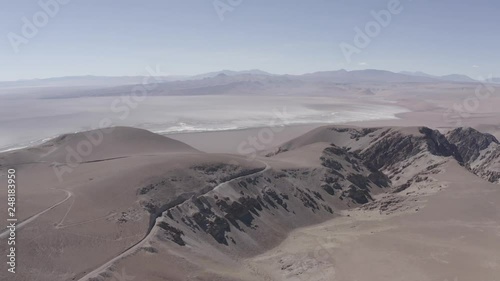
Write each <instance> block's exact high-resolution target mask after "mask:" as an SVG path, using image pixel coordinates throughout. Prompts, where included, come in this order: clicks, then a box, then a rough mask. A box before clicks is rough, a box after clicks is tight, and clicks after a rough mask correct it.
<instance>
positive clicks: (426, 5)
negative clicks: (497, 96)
mask: <svg viewBox="0 0 500 281" xmlns="http://www.w3.org/2000/svg"><path fill="white" fill-rule="evenodd" d="M0 1H1V7H2V9H1V10H0V35H1V37H0V38H1V40H0V64H1V65H2V67H1V68H0V81H10V80H19V79H33V78H48V77H60V76H76V75H103V76H129V75H143V74H145V69H146V68H147V67H148V66H149V67H156V66H159V68H160V69H161V71H162V73H163V74H165V75H194V74H200V73H205V72H211V71H217V70H222V69H231V70H245V69H261V70H265V71H268V72H272V73H278V74H285V73H288V74H302V73H310V72H315V71H326V70H338V69H347V70H357V69H384V70H390V71H395V72H398V71H423V72H426V73H430V74H434V75H445V74H451V73H458V74H465V75H469V76H471V77H472V78H480V77H488V76H490V75H493V76H496V77H498V76H500V64H499V62H500V37H499V36H498V27H499V26H500V16H498V12H499V11H500V1H494V0H489V1H488V0H468V1H465V0H413V1H412V0H400V1H398V0H369V1H368V0H275V1H270V0H175V1H174V0H142V1H139V0H137V1H131V0H114V1H112V0H39V1H36V0H31V1H28V0H16V1H10V0H0ZM57 1H59V2H57ZM66 2H68V3H66ZM397 2H399V4H398V3H397ZM44 7H45V8H44ZM47 7H49V8H47ZM374 13H376V14H378V15H381V16H378V17H377V16H374ZM387 15H389V16H387ZM384 16H385V17H384ZM389 17H390V19H389ZM377 19H378V21H377ZM30 27H31V29H30ZM367 27H368V31H367ZM370 28H371V29H370ZM360 32H361V33H362V35H359V34H360ZM355 37H357V39H358V40H355V39H356V38H355ZM360 38H364V39H368V40H365V41H363V40H361V39H360ZM367 42H368V43H367ZM361 43H362V44H361ZM347 54H350V55H347ZM347 58H349V59H347Z"/></svg>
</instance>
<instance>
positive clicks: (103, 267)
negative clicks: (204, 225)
mask: <svg viewBox="0 0 500 281" xmlns="http://www.w3.org/2000/svg"><path fill="white" fill-rule="evenodd" d="M255 161H259V162H261V163H263V164H264V165H265V168H264V169H262V170H260V171H257V172H255V173H252V174H248V175H244V176H240V177H237V178H234V179H230V180H228V181H225V182H223V183H220V184H218V185H217V186H215V187H214V188H213V189H210V190H209V191H207V192H206V193H203V194H200V195H199V196H203V195H204V194H207V193H208V192H210V191H212V190H217V189H219V188H220V187H222V186H224V185H227V184H229V183H231V182H233V181H237V180H240V179H242V178H245V177H249V176H256V175H260V174H263V173H264V172H266V171H268V170H269V169H271V166H270V165H269V164H268V163H266V162H264V161H262V160H255ZM185 201H186V200H183V201H182V202H180V203H179V204H177V205H180V204H182V203H184V202H185ZM177 205H175V206H177ZM175 206H172V207H171V208H174V207H175ZM171 208H170V209H171ZM163 213H164V212H162V213H161V214H159V215H158V218H159V217H162V216H163ZM157 230H158V228H157V227H156V223H155V225H154V226H153V228H151V230H150V231H149V233H147V234H146V236H144V238H142V239H141V240H140V241H139V242H137V243H136V244H134V245H132V246H131V247H129V248H128V249H126V250H125V251H123V252H122V253H121V254H119V255H117V256H116V257H114V258H113V259H111V260H109V261H108V262H106V263H104V264H103V265H101V266H100V267H98V268H96V269H94V270H92V271H91V272H89V273H87V274H85V275H84V276H83V277H81V278H80V279H78V281H88V280H89V279H90V278H95V277H97V276H98V275H99V274H100V273H102V272H103V271H105V270H106V269H108V268H109V267H110V266H111V265H113V263H114V262H116V261H118V260H119V259H121V258H124V257H126V256H129V255H131V254H133V253H135V252H136V251H137V250H139V249H140V248H141V247H142V246H143V245H144V244H145V243H146V242H148V241H149V238H151V237H154V235H155V234H156V232H157Z"/></svg>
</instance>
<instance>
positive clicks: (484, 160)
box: [446, 128, 500, 184]
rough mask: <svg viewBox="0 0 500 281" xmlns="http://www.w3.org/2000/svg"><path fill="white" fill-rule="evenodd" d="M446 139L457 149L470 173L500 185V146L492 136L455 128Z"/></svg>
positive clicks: (472, 130)
mask: <svg viewBox="0 0 500 281" xmlns="http://www.w3.org/2000/svg"><path fill="white" fill-rule="evenodd" d="M446 137H447V138H448V140H449V141H450V142H451V143H453V144H454V145H455V146H456V147H457V150H458V151H459V153H460V155H461V156H462V158H463V160H464V163H465V165H466V167H467V168H468V169H469V170H470V171H471V172H473V173H474V174H476V175H478V176H480V177H482V178H484V179H486V180H488V181H490V182H493V183H497V184H500V144H499V142H498V140H497V139H496V138H495V137H494V136H493V135H490V134H486V133H481V132H479V131H477V130H475V129H472V128H457V129H455V130H452V131H450V132H448V134H447V135H446Z"/></svg>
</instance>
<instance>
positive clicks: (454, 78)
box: [400, 71, 477, 82]
mask: <svg viewBox="0 0 500 281" xmlns="http://www.w3.org/2000/svg"><path fill="white" fill-rule="evenodd" d="M400 73H401V74H405V75H410V76H418V77H427V78H435V79H439V80H444V81H451V82H477V80H474V79H472V78H470V77H469V76H467V75H462V74H449V75H443V76H435V75H430V74H427V73H424V72H421V71H417V72H410V71H402V72H400Z"/></svg>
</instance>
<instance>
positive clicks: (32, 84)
mask: <svg viewBox="0 0 500 281" xmlns="http://www.w3.org/2000/svg"><path fill="white" fill-rule="evenodd" d="M145 78H146V77H145V76H121V77H106V76H90V75H89V76H68V77H56V78H48V79H33V80H20V81H7V82H0V89H9V88H37V87H46V88H53V87H80V88H87V89H100V90H101V91H100V92H101V94H100V95H109V94H110V93H109V91H106V90H102V89H103V88H111V89H114V90H116V91H121V90H123V89H120V88H121V87H125V86H127V85H136V84H141V83H143V81H144V80H145ZM150 80H151V79H150ZM159 80H160V81H161V86H160V87H159V88H160V89H161V91H163V93H168V94H169V95H178V94H179V95H181V94H182V95H198V94H221V93H222V94H224V93H234V92H238V91H239V92H241V93H255V92H262V93H265V92H268V91H273V93H274V92H276V91H278V92H280V94H293V93H295V92H307V91H308V92H310V93H311V94H314V93H318V92H323V91H325V90H329V89H330V90H332V89H333V90H336V91H342V87H343V86H342V85H352V84H358V83H361V84H363V83H364V84H383V83H447V82H448V83H449V82H453V83H474V82H479V81H478V80H474V79H472V78H470V77H468V76H466V75H460V74H450V75H444V76H434V75H430V74H427V73H424V72H408V71H404V72H399V73H396V72H391V71H386V70H377V69H366V70H353V71H347V70H344V69H341V70H335V71H320V72H314V73H307V74H302V75H289V74H285V75H278V74H272V73H269V72H265V71H262V70H258V69H253V70H244V71H233V70H222V71H217V72H210V73H204V74H199V75H194V76H165V77H159ZM151 82H152V81H151ZM489 82H492V83H500V78H493V79H492V80H490V81H489ZM114 90H113V91H114ZM366 94H373V92H372V91H368V92H366Z"/></svg>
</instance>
